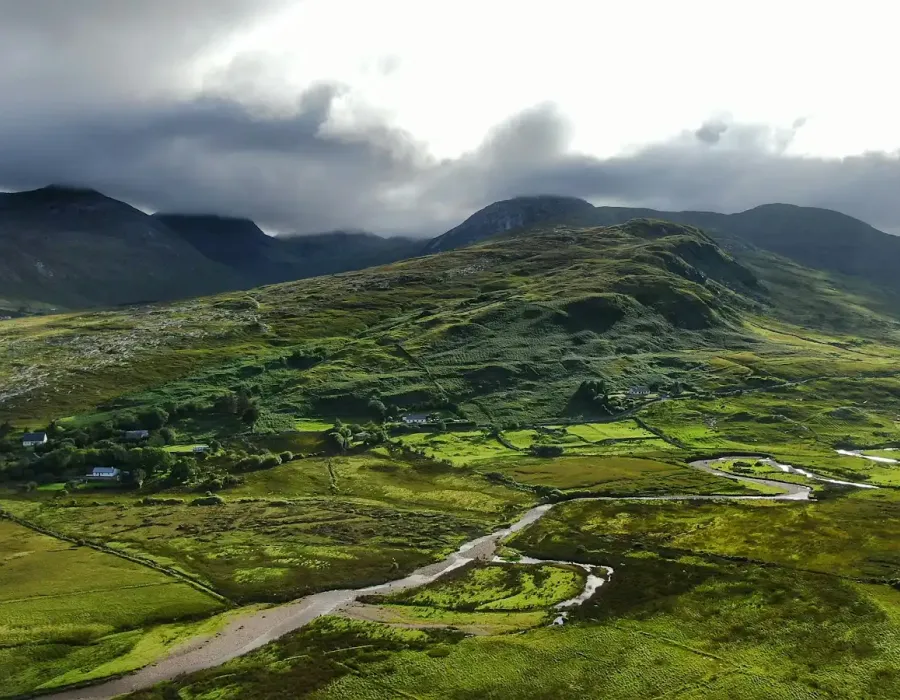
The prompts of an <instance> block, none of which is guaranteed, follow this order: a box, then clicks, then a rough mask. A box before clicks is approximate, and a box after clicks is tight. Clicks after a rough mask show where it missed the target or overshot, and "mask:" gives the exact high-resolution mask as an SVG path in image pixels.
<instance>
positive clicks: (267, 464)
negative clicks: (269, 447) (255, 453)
mask: <svg viewBox="0 0 900 700" xmlns="http://www.w3.org/2000/svg"><path fill="white" fill-rule="evenodd" d="M279 464H281V457H279V456H278V455H267V456H266V457H264V458H263V460H262V462H261V463H260V465H259V466H260V467H261V468H262V469H272V468H273V467H277V466H278V465H279Z"/></svg>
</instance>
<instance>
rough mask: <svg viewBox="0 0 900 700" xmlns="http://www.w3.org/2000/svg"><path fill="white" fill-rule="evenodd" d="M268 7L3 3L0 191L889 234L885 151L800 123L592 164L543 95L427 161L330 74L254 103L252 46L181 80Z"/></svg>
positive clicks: (304, 219) (394, 220)
mask: <svg viewBox="0 0 900 700" xmlns="http://www.w3.org/2000/svg"><path fill="white" fill-rule="evenodd" d="M126 5H127V7H126ZM279 5H280V3H279V2H276V1H274V0H273V1H271V2H259V1H258V0H252V1H251V0H247V1H239V0H208V1H203V0H156V2H152V3H150V2H148V3H121V2H118V0H80V1H79V2H78V3H60V2H56V0H29V2H19V1H18V0H0V16H2V17H3V22H2V23H0V64H2V65H4V66H15V67H16V70H4V71H0V89H2V90H3V91H4V94H16V95H17V96H18V98H19V99H17V100H16V101H9V102H8V103H7V104H5V106H4V110H2V112H0V187H5V188H8V189H25V188H29V187H39V186H42V185H45V184H47V183H51V182H64V183H69V184H78V185H83V186H89V187H94V188H97V189H99V190H101V191H103V192H106V193H107V194H109V195H111V196H114V197H119V198H122V199H125V200H127V201H130V202H133V203H136V204H138V205H140V206H144V207H146V208H149V209H154V210H166V211H192V212H215V213H221V214H227V215H233V216H246V217H250V218H253V219H255V220H257V221H258V222H260V223H261V224H262V225H264V226H266V227H269V228H272V229H275V230H281V231H298V232H312V231H322V230H329V229H334V228H351V227H354V228H367V229H369V230H375V231H379V232H384V233H404V234H412V235H434V234H437V233H440V232H442V231H443V230H446V229H447V228H450V227H452V226H453V225H455V224H457V223H459V222H460V221H461V220H462V219H464V218H465V217H466V216H468V215H469V214H471V213H472V211H474V210H476V209H478V208H480V207H482V206H485V205H487V204H489V203H490V202H492V201H495V200H497V199H503V198H508V197H513V196H516V195H520V194H567V195H573V196H580V197H584V198H586V199H589V200H591V201H593V202H595V203H616V204H620V205H634V206H649V207H654V208H660V209H678V210H681V209H707V210H716V211H726V212H731V211H740V210H743V209H746V208H750V207H753V206H756V205H759V204H763V203H767V202H791V203H795V204H801V205H811V206H822V207H829V208H834V209H838V210H841V211H844V212H846V213H848V214H851V215H853V216H857V217H859V218H862V219H864V220H866V221H869V222H870V223H872V224H874V225H876V226H879V227H881V228H884V229H888V230H896V231H900V199H898V198H897V197H896V192H897V191H898V190H900V160H898V156H897V154H888V153H868V154H864V155H860V156H854V157H850V158H844V159H822V158H810V157H800V156H797V155H793V154H792V153H791V151H790V146H791V143H792V140H793V138H794V135H795V134H796V132H797V130H798V129H802V128H803V126H804V123H805V122H804V120H803V119H802V118H801V119H798V120H796V121H795V122H794V123H793V124H792V125H791V127H790V128H773V127H768V126H762V125H754V124H741V123H736V122H734V121H732V120H730V119H726V118H719V117H717V118H714V119H710V120H709V121H707V122H706V123H703V124H701V125H700V126H699V127H696V128H693V129H686V130H685V131H684V132H683V133H681V134H678V135H676V136H675V137H673V138H671V139H669V140H666V141H662V142H658V143H652V144H647V145H644V146H643V147H641V148H639V149H637V150H633V151H631V152H629V153H628V154H625V155H620V156H616V157H611V158H605V159H604V158H596V157H592V156H590V155H584V154H578V153H573V152H572V151H571V144H572V138H571V137H572V133H571V128H570V126H569V124H568V123H567V121H566V119H565V118H564V116H563V115H561V114H560V113H559V112H558V111H557V109H556V108H555V107H554V106H553V105H551V104H541V105H537V106H535V107H534V108H532V109H528V110H525V111H523V112H521V113H519V114H516V115H512V116H510V118H509V119H507V120H506V121H505V122H504V123H502V124H499V125H498V126H497V127H496V128H495V129H493V130H492V131H491V132H490V133H489V134H488V135H487V136H486V137H485V139H484V141H483V142H482V143H481V145H480V146H478V147H477V148H475V149H473V150H472V151H470V152H468V153H465V154H463V155H462V156H460V157H458V158H454V159H445V160H439V159H436V158H434V157H432V156H431V155H430V154H429V152H428V149H427V148H426V147H425V146H424V145H423V144H421V143H418V142H417V141H416V140H415V139H414V138H413V137H412V136H411V135H410V134H408V133H406V132H404V131H403V130H402V129H399V128H396V127H394V126H392V125H391V123H390V122H389V121H387V120H386V119H384V118H382V117H381V115H379V114H378V113H376V112H373V111H371V110H368V109H367V108H366V107H365V106H364V105H359V104H357V103H356V102H355V101H354V95H353V92H352V90H350V89H349V88H348V87H347V86H344V85H341V84H339V83H336V82H320V83H317V84H315V85H311V86H308V87H307V89H305V90H304V91H302V92H301V93H300V94H299V95H296V96H295V98H294V99H292V100H291V99H288V100H286V103H284V104H279V105H278V106H277V108H276V107H274V106H272V105H271V104H267V103H266V102H265V100H264V99H262V98H261V97H260V96H259V95H257V94H256V93H254V89H253V86H254V85H257V84H259V83H260V82H261V81H262V78H263V77H264V78H265V79H266V80H270V79H277V76H274V77H273V76H268V75H266V76H261V71H265V70H266V69H267V68H266V65H265V62H257V61H255V60H254V58H253V57H252V56H242V57H239V58H238V59H237V60H235V61H234V62H233V63H232V64H231V65H230V66H227V67H225V68H224V69H223V70H221V71H220V72H219V73H217V75H216V76H215V80H212V81H210V80H207V81H206V83H205V85H206V87H205V89H204V88H200V87H198V86H197V81H196V76H192V75H191V74H190V72H189V70H188V68H187V67H189V66H190V65H192V64H191V61H192V60H193V58H194V57H196V56H197V55H198V54H199V53H201V52H202V51H204V50H206V49H208V48H209V47H210V46H214V45H215V44H217V43H221V42H223V41H225V40H227V38H228V37H230V36H231V35H232V34H233V32H234V31H235V30H236V29H238V28H240V27H245V26H248V25H250V24H252V22H254V21H256V20H257V19H259V17H261V16H263V15H265V14H266V13H268V12H272V11H274V10H275V9H277V8H278V6H279ZM392 61H393V59H392V60H391V61H387V63H385V65H384V66H383V67H380V68H378V69H379V70H383V71H387V72H390V71H391V70H394V69H395V67H396V66H395V64H394V63H393V62H392ZM201 84H202V81H201ZM458 108H459V109H477V105H459V106H458ZM617 108H619V109H627V105H622V106H620V107H617ZM447 128H448V129H452V128H453V119H452V116H448V119H447ZM598 128H602V125H598Z"/></svg>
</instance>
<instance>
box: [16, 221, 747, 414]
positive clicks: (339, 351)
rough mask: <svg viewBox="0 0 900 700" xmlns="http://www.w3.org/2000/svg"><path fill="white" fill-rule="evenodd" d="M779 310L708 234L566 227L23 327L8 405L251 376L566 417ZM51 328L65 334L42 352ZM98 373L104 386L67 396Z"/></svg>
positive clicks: (76, 402) (208, 384) (399, 400)
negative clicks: (588, 388)
mask: <svg viewBox="0 0 900 700" xmlns="http://www.w3.org/2000/svg"><path fill="white" fill-rule="evenodd" d="M763 303H765V290H764V289H762V288H761V287H760V285H759V284H758V282H757V281H756V278H755V277H754V275H753V274H752V273H751V272H749V271H748V270H747V269H746V268H744V267H742V266H741V265H739V264H738V263H736V262H735V261H734V260H733V259H731V258H730V257H729V256H728V255H726V254H724V253H723V252H722V251H721V249H720V248H719V247H718V246H716V245H715V244H714V243H713V242H712V241H711V240H710V239H709V238H708V237H707V236H706V235H704V234H703V233H701V232H700V231H698V230H696V229H693V228H691V227H685V226H680V225H676V224H670V223H666V222H654V221H648V220H639V221H633V222H630V223H628V224H626V225H623V226H617V227H611V228H605V229H596V228H595V229H572V228H567V227H560V228H552V229H549V230H547V231H545V232H543V233H541V234H540V235H536V236H525V237H522V238H519V239H512V240H503V241H498V242H495V243H490V244H487V245H481V246H475V247H470V248H465V249H461V250H458V251H453V252H450V253H444V254H441V255H436V256H431V257H427V258H419V259H415V260H408V261H403V262H399V263H395V264H393V265H390V266H386V267H381V268H374V269H371V270H366V271H358V272H352V273H346V274H342V275H336V276H332V277H325V278H317V279H315V280H310V281H297V282H292V283H287V284H282V285H276V286H270V287H265V288H263V289H258V290H253V291H252V292H250V293H234V294H229V295H222V296H219V297H211V298H208V299H199V300H195V301H191V302H182V303H179V304H175V305H171V306H162V307H152V306H148V307H143V308H136V309H131V310H123V311H121V312H119V311H116V312H104V313H99V314H79V315H71V316H65V317H53V318H47V319H46V320H45V321H43V320H40V319H34V320H32V321H30V322H29V323H22V322H19V323H16V322H10V323H8V324H7V325H6V326H2V328H3V329H4V331H5V332H6V334H5V335H3V336H0V337H2V340H3V342H4V343H5V347H6V348H8V349H10V350H11V351H12V354H9V355H8V361H7V363H6V364H5V365H4V366H3V367H2V370H0V377H2V378H3V386H2V388H0V392H4V393H5V396H6V399H7V400H6V402H5V404H4V412H5V415H8V416H16V415H19V416H21V415H23V414H22V413H21V412H22V411H24V412H25V414H26V415H27V414H30V415H41V414H42V413H43V411H50V412H56V413H58V412H61V411H64V412H66V413H73V412H78V411H82V410H85V409H88V408H90V407H91V406H93V405H97V404H102V403H104V402H107V401H110V400H112V399H115V397H118V396H121V395H123V394H124V395H127V394H130V393H133V392H136V391H141V390H146V389H157V388H160V387H163V386H165V385H167V384H168V383H170V382H173V381H175V382H178V381H179V380H184V379H187V378H188V377H194V379H191V380H190V382H189V383H188V384H187V385H184V389H186V390H187V391H188V393H191V394H193V393H195V392H197V391H201V392H202V391H208V390H209V391H213V392H215V391H216V390H217V389H215V388H214V387H216V386H218V387H220V389H221V386H222V385H223V384H225V385H227V384H228V383H229V382H231V381H233V380H234V379H237V378H238V377H239V376H241V375H242V373H243V372H246V373H247V374H246V376H248V377H249V376H257V375H259V376H260V377H262V378H264V379H265V383H266V388H265V389H261V390H262V391H263V392H264V393H265V395H266V396H267V397H268V399H267V402H268V405H269V407H270V409H271V410H286V411H289V412H293V413H296V414H298V415H304V414H313V415H320V414H325V415H332V414H338V415H354V414H355V413H358V412H360V411H365V410H366V408H365V407H366V404H367V402H368V400H369V398H371V397H372V396H373V395H378V396H381V397H383V399H384V400H385V401H387V402H391V403H394V404H396V405H398V406H407V407H409V406H421V407H429V406H436V405H450V404H455V405H467V406H468V409H467V410H469V411H475V412H476V413H479V412H481V411H482V409H480V408H478V407H477V404H478V402H479V401H480V400H481V399H487V400H489V401H490V402H494V403H496V404H497V405H498V406H506V408H499V409H498V410H500V411H505V410H511V411H519V410H525V411H527V412H529V413H530V414H533V415H548V416H549V415H558V414H559V413H561V412H564V411H565V410H567V409H566V405H567V403H568V402H569V400H570V399H571V398H572V395H573V393H574V392H575V390H576V389H577V387H578V385H579V384H580V382H581V381H583V380H587V379H596V378H598V377H601V376H603V377H607V378H609V379H610V380H611V381H612V380H613V379H615V381H617V382H621V383H622V384H623V386H627V384H628V383H629V382H641V381H647V380H649V379H650V378H651V377H652V376H655V375H656V374H658V372H657V370H656V369H654V362H646V361H642V362H639V363H637V364H635V365H634V367H632V368H630V369H628V368H626V367H625V365H622V363H621V358H622V357H624V356H629V355H635V356H636V355H645V354H647V353H663V354H670V353H672V352H677V351H680V350H687V349H689V348H700V347H719V346H722V345H723V344H727V343H732V342H733V343H740V342H741V338H742V336H743V335H744V332H743V330H742V318H743V317H744V316H745V315H746V314H747V313H751V312H752V311H753V310H754V309H761V308H762V306H761V304H763ZM162 328H164V329H165V331H164V332H160V329H162ZM49 329H53V331H52V332H53V333H54V334H56V335H57V337H58V342H57V343H56V344H54V345H53V346H52V347H43V346H41V345H40V344H39V337H40V336H41V334H42V333H44V332H47V331H48V330H49ZM33 333H36V334H37V335H32V334H33ZM88 336H90V342H87V340H86V339H87V337H88ZM348 353H349V354H348ZM24 358H27V359H28V363H27V364H19V362H20V360H21V359H24ZM243 366H246V367H247V369H246V370H244V369H239V367H243ZM614 366H615V367H614ZM298 367H301V368H306V370H305V371H303V372H301V373H298V372H297V368H298ZM134 368H140V371H139V372H135V371H134ZM216 368H218V369H216ZM264 368H270V369H264ZM233 371H235V372H237V373H238V374H236V375H232V374H231V373H232V372H233ZM206 372H213V374H215V375H216V376H217V377H218V378H216V379H210V377H209V376H207V375H206V374H205V373H206ZM73 373H74V374H73ZM83 373H86V375H87V376H91V377H94V379H91V380H89V382H88V384H89V385H91V387H92V388H91V389H90V390H85V391H80V392H77V393H76V394H67V393H65V387H67V386H69V385H70V384H71V383H72V382H73V381H76V380H75V379H74V376H75V375H79V376H82V375H83ZM260 373H261V374H260ZM663 374H666V372H665V371H664V372H663ZM78 381H82V380H78ZM220 389H219V390H220ZM168 391H169V390H168V389H165V390H164V392H168ZM181 392H182V390H181V389H178V390H177V391H176V393H179V394H180V393H181ZM525 395H532V398H531V399H529V400H524V399H523V396H525ZM181 398H184V397H181ZM142 400H143V399H142ZM473 402H475V403H473ZM486 410H490V409H486Z"/></svg>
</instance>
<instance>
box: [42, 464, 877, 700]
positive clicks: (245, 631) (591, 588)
mask: <svg viewBox="0 0 900 700" xmlns="http://www.w3.org/2000/svg"><path fill="white" fill-rule="evenodd" d="M738 458H739V457H733V458H728V457H721V458H719V459H738ZM716 461H717V460H698V461H696V462H692V463H691V465H690V466H692V467H693V468H695V469H699V470H701V471H704V472H707V473H710V474H715V475H716V476H721V477H724V478H726V479H732V480H734V481H741V482H745V483H749V484H756V485H761V486H770V487H776V488H780V489H782V490H783V493H780V494H775V495H771V496H752V495H747V496H697V495H687V494H685V495H669V496H631V497H623V498H617V497H611V496H593V497H586V498H578V499H572V500H578V501H674V500H722V499H727V500H774V501H805V500H809V498H810V493H811V489H810V488H809V487H808V486H803V485H800V484H789V483H785V482H780V481H772V480H769V479H756V478H751V477H746V476H739V475H737V474H729V473H727V472H722V471H719V470H717V469H715V468H714V467H713V466H712V465H713V464H714V463H715V462H716ZM785 466H787V465H785ZM792 469H793V468H792ZM797 473H801V471H800V470H798V471H797ZM804 474H807V475H808V474H809V473H808V472H805V473H804ZM810 478H821V477H816V476H811V477H810ZM837 483H846V482H837ZM853 485H857V486H864V485H863V484H853ZM566 502H569V501H559V502H557V503H546V504H543V505H539V506H535V507H534V508H531V509H530V510H528V511H526V512H525V514H524V515H522V517H520V518H519V519H518V520H517V521H516V522H515V523H513V524H512V525H510V526H508V527H505V528H502V529H500V530H497V531H496V532H492V533H490V534H487V535H483V536H482V537H478V538H476V539H474V540H470V541H469V542H466V543H465V544H463V545H462V546H461V547H460V548H459V549H457V550H456V551H455V552H453V553H452V554H450V555H449V556H448V557H446V558H445V559H443V560H442V561H439V562H436V563H434V564H429V565H428V566H424V567H422V568H420V569H417V570H416V571H414V572H412V573H411V574H409V575H408V576H404V577H403V578H400V579H397V580H395V581H388V582H387V583H382V584H378V585H375V586H368V587H366V588H358V589H352V590H351V589H346V590H334V591H323V592H322V593H314V594H312V595H308V596H305V597H304V598H300V599H298V600H296V601H293V602H290V603H285V604H284V605H278V606H274V607H271V608H266V609H264V610H257V611H253V612H248V613H247V615H244V616H242V617H238V618H236V619H234V620H233V621H232V622H230V623H229V624H228V625H227V626H226V627H225V628H224V629H223V630H222V631H221V632H220V633H218V634H216V635H215V636H213V637H209V638H201V639H197V640H194V641H193V642H189V643H188V644H186V645H183V646H181V647H179V648H177V649H175V650H174V651H173V652H172V653H171V654H170V655H169V656H167V657H165V658H163V659H161V660H160V661H158V662H157V663H154V664H151V665H150V666H145V667H144V668H142V669H139V670H138V671H135V672H134V673H131V674H129V675H126V676H123V677H122V678H117V679H114V680H110V681H106V682H101V683H99V684H97V685H93V686H88V687H85V688H79V689H73V690H68V691H62V692H59V693H55V694H52V695H46V696H43V697H45V698H50V699H51V700H106V699H108V698H113V697H115V696H117V695H122V694H124V693H131V692H134V691H136V690H140V689H142V688H148V687H150V686H152V685H155V684H156V683H159V682H161V681H165V680H171V679H173V678H176V677H178V676H180V675H182V674H186V673H192V672H194V671H200V670H203V669H207V668H213V667H215V666H219V665H221V664H223V663H225V662H226V661H229V660H231V659H234V658H236V657H238V656H242V655H243V654H247V653H248V652H251V651H253V650H254V649H258V648H259V647H261V646H263V645H265V644H268V643H269V642H271V641H274V640H275V639H278V638H279V637H282V636H284V635H285V634H288V633H289V632H293V631H294V630H297V629H300V628H301V627H303V626H304V625H307V624H309V623H310V622H312V621H313V620H315V619H316V618H318V617H321V616H323V615H327V614H329V613H331V612H334V611H335V610H337V609H339V608H340V607H342V606H345V605H348V604H350V603H352V602H354V601H355V600H356V599H357V598H359V597H360V596H363V595H373V594H386V593H396V592H398V591H403V590H408V589H410V588H417V587H419V586H423V585H425V584H427V583H431V582H432V581H434V580H436V579H437V578H439V577H440V576H442V575H444V574H446V573H447V572H449V571H453V570H454V569H458V568H459V567H461V566H465V565H466V564H469V563H470V562H473V561H476V560H481V561H491V560H495V551H496V549H497V546H498V544H499V543H500V541H501V540H503V539H504V538H505V537H507V536H509V535H511V534H512V533H514V532H518V531H519V530H521V529H522V528H525V527H527V526H528V525H531V524H532V523H535V522H537V521H538V520H540V519H541V518H542V517H544V516H545V515H546V514H547V513H548V512H550V510H551V509H552V508H554V507H555V506H556V505H558V504H559V503H566ZM519 562H520V563H523V564H548V563H557V564H567V565H572V566H578V567H581V568H582V569H584V570H585V571H586V572H587V574H588V577H587V579H586V581H585V587H584V590H583V591H582V593H581V594H579V595H578V596H577V597H575V598H572V599H570V600H566V601H563V602H562V603H559V604H558V605H556V606H555V607H556V608H557V609H558V610H559V611H560V614H559V615H558V616H557V618H556V619H555V620H554V623H555V624H563V623H564V622H565V616H566V610H568V609H571V608H572V607H575V606H577V605H581V604H582V603H584V602H585V601H586V600H588V599H589V598H590V597H591V596H592V595H593V594H594V593H595V592H596V590H597V589H598V588H600V587H601V586H602V585H603V584H604V583H605V582H606V581H608V580H609V578H610V577H611V576H612V575H613V571H612V569H611V568H609V567H591V566H588V565H586V564H581V563H579V562H556V561H544V560H539V559H531V558H522V559H520V560H519ZM595 569H603V570H604V571H605V573H606V575H605V577H600V576H597V575H596V574H595V573H594V570H595Z"/></svg>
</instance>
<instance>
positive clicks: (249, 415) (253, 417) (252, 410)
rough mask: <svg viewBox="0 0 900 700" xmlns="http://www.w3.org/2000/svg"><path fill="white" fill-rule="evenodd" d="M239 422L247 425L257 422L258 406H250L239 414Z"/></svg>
mask: <svg viewBox="0 0 900 700" xmlns="http://www.w3.org/2000/svg"><path fill="white" fill-rule="evenodd" d="M241 420H242V421H244V422H245V423H246V424H247V425H253V424H254V423H256V421H258V420H259V406H257V405H256V404H250V406H248V407H247V409H246V410H245V411H244V412H243V413H242V414H241Z"/></svg>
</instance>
